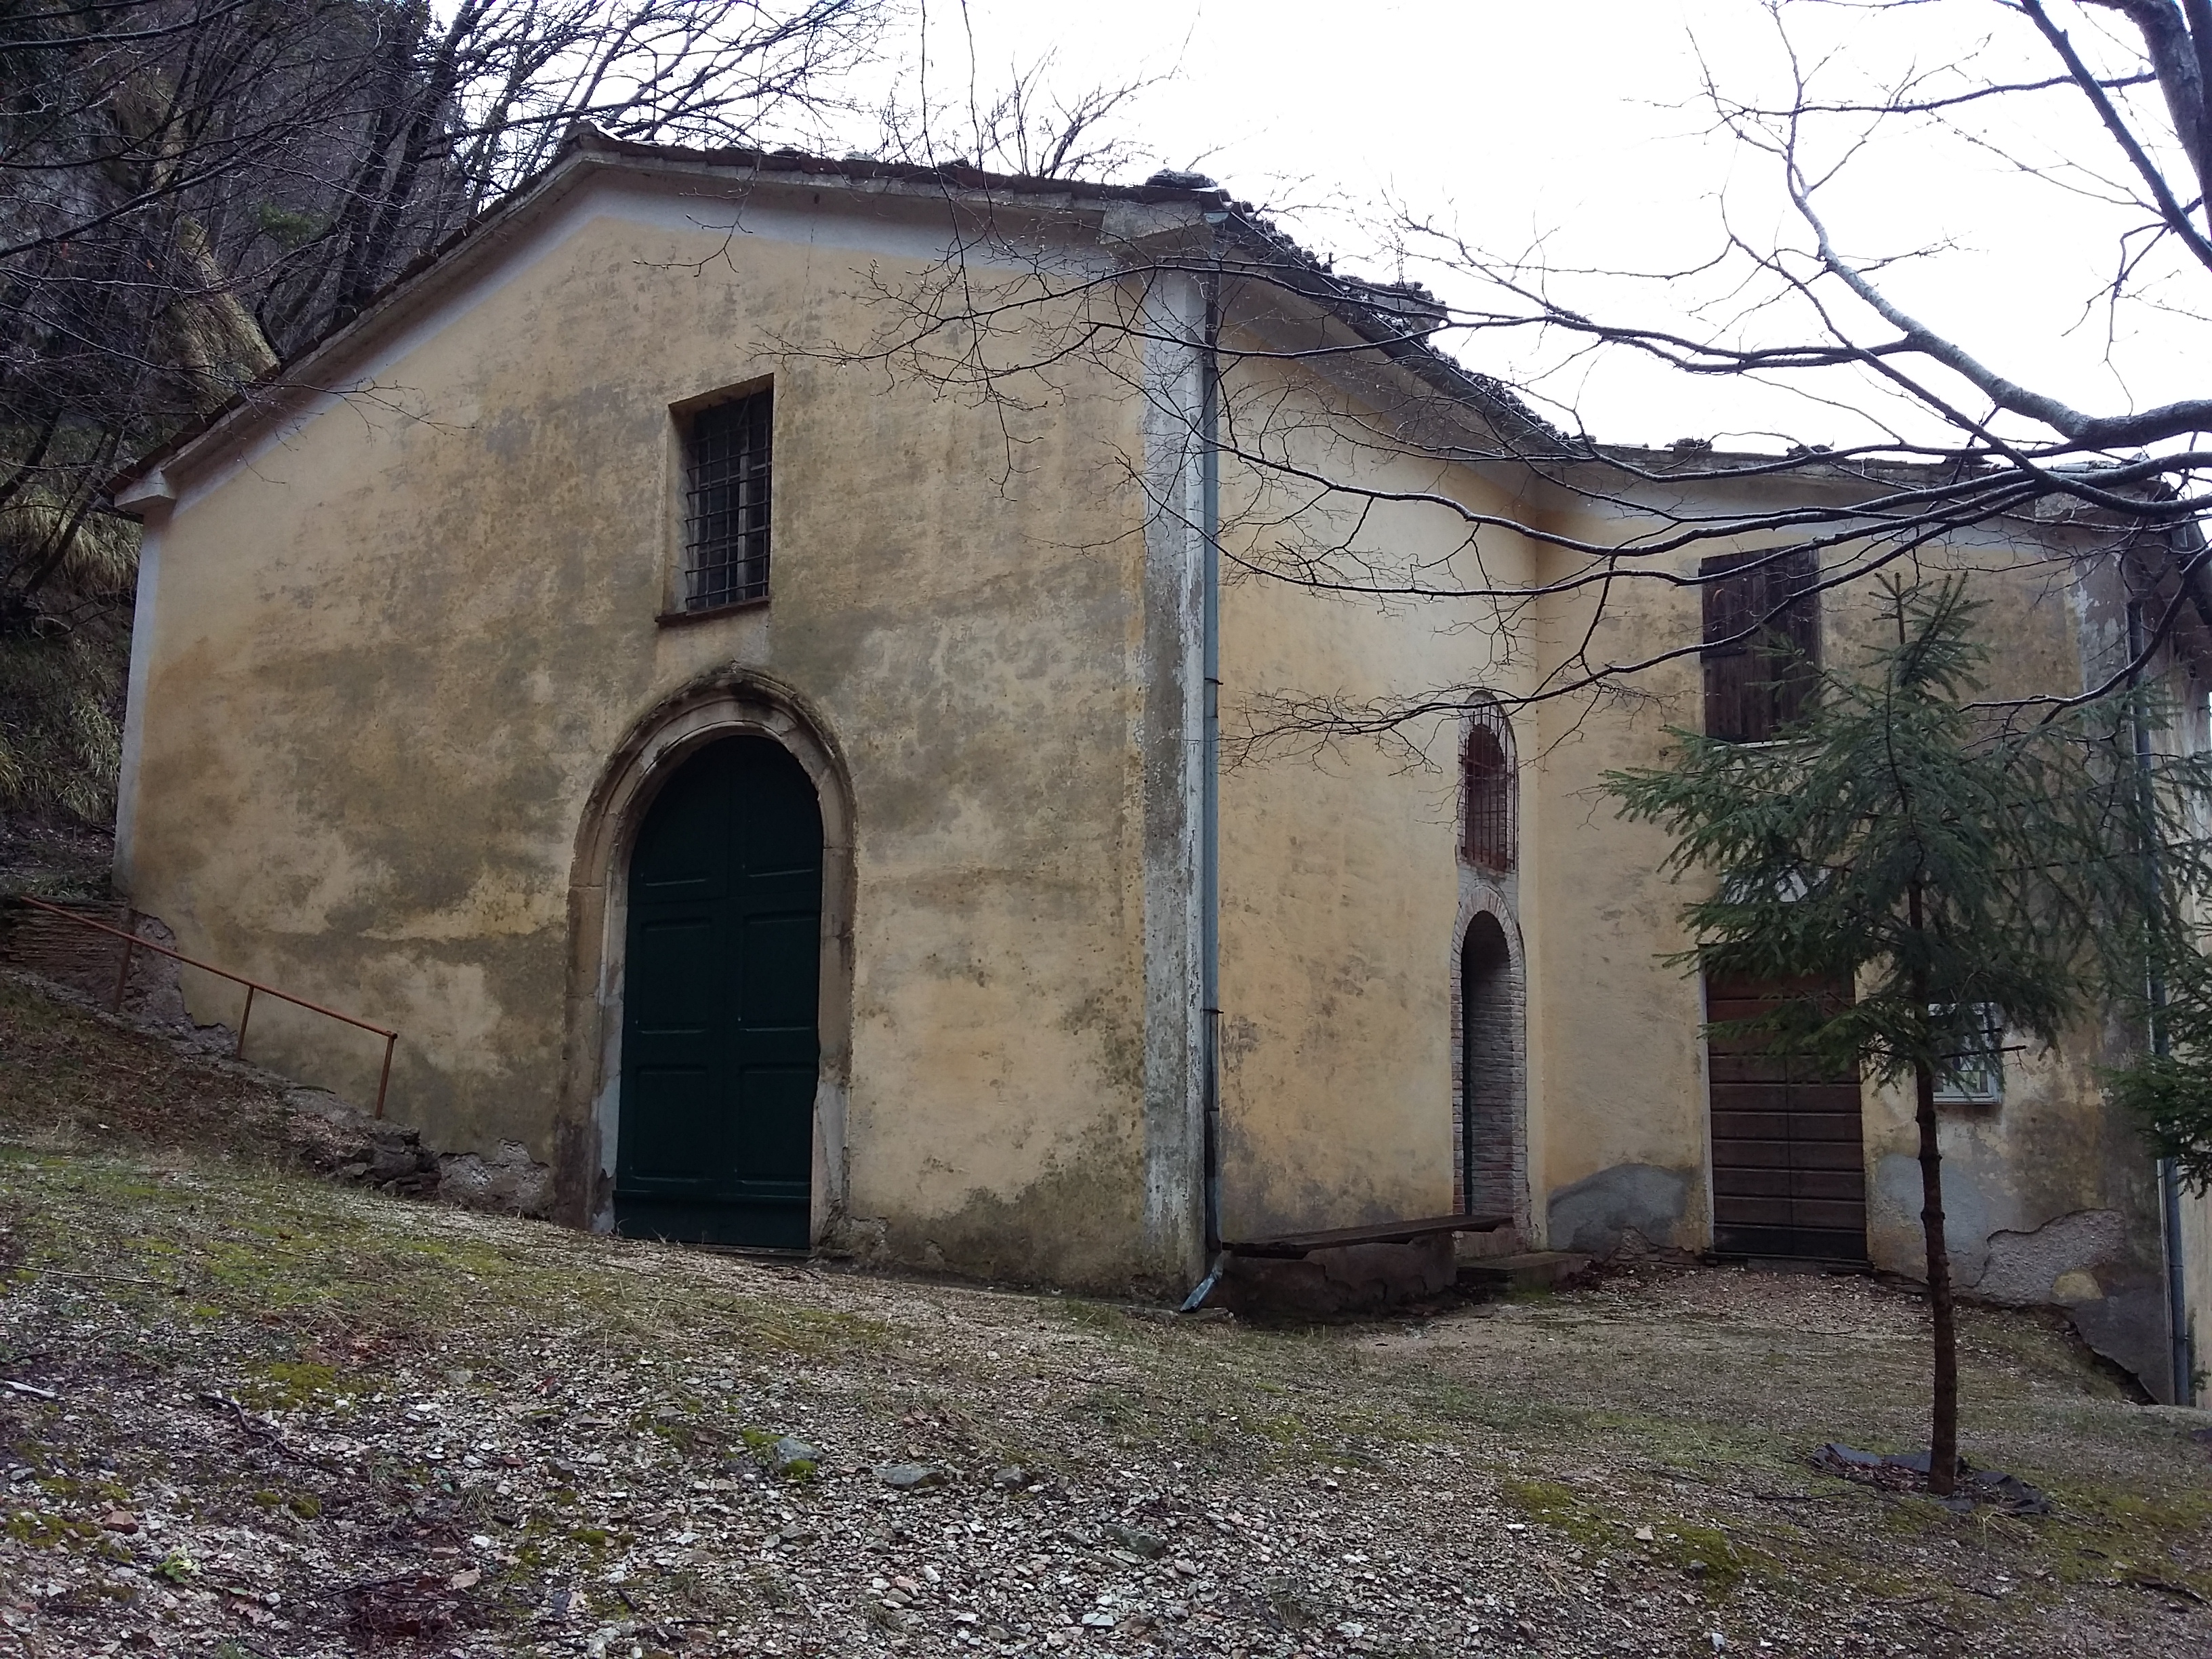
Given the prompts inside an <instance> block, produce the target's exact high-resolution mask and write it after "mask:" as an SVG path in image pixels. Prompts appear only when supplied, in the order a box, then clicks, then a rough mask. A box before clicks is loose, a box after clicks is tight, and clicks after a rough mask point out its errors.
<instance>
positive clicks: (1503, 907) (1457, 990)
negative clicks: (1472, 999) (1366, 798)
mask: <svg viewBox="0 0 2212 1659" xmlns="http://www.w3.org/2000/svg"><path fill="white" fill-rule="evenodd" d="M1478 723H1482V726H1489V728H1491V730H1498V734H1500V738H1502V745H1504V757H1506V765H1509V768H1510V769H1513V790H1516V794H1517V787H1520V776H1517V775H1520V754H1517V745H1516V744H1513V721H1510V717H1506V712H1504V710H1502V708H1500V706H1498V703H1495V702H1491V699H1484V702H1482V703H1480V706H1478V708H1474V710H1468V712H1467V714H1464V717H1462V719H1460V730H1458V745H1460V748H1458V752H1460V754H1462V757H1464V752H1467V741H1468V737H1471V732H1474V728H1475V726H1478ZM1453 794H1455V810H1453V848H1455V854H1458V869H1460V909H1458V915H1455V918H1453V922H1451V1186H1453V1201H1455V1203H1460V1206H1464V1203H1467V1201H1468V1192H1467V1190H1464V1179H1462V1176H1464V1170H1467V1064H1468V1055H1467V1009H1464V1006H1462V995H1464V984H1467V980H1464V963H1462V957H1464V951H1467V929H1468V927H1471V925H1474V921H1475V915H1491V918H1495V921H1498V929H1500V931H1502V933H1504V940H1506V991H1509V998H1510V1011H1509V1026H1510V1033H1513V1036H1510V1055H1509V1064H1510V1091H1509V1097H1510V1102H1513V1221H1516V1225H1520V1230H1522V1237H1526V1234H1528V1224H1531V1201H1528V1006H1526V1005H1528V969H1526V956H1524V949H1522V933H1520V922H1517V921H1516V911H1517V902H1516V900H1517V896H1520V894H1517V890H1520V848H1517V845H1516V848H1513V849H1510V852H1513V856H1510V863H1509V865H1506V869H1504V872H1493V869H1484V867H1480V865H1474V863H1468V856H1467V841H1468V834H1467V832H1468V825H1467V807H1468V801H1467V776H1464V763H1462V765H1458V768H1455V769H1453ZM1509 823H1510V832H1509V834H1510V836H1513V838H1516V842H1517V836H1520V811H1517V803H1516V810H1510V811H1509Z"/></svg>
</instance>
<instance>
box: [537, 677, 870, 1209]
mask: <svg viewBox="0 0 2212 1659" xmlns="http://www.w3.org/2000/svg"><path fill="white" fill-rule="evenodd" d="M731 737H763V738H769V739H771V740H773V741H774V742H776V743H778V744H781V745H782V746H783V747H784V749H785V750H787V752H789V753H790V755H791V756H792V757H793V758H794V759H795V760H797V761H798V762H799V765H800V766H801V767H802V768H804V769H805V772H806V775H807V776H808V777H809V778H810V779H811V780H812V781H813V784H814V791H815V794H816V796H817V798H818V799H819V800H820V802H821V807H822V840H823V848H822V974H821V987H822V990H821V1002H820V1006H819V1007H818V1010H817V1025H818V1028H819V1030H820V1033H821V1040H822V1065H821V1071H820V1073H819V1076H818V1078H817V1081H816V1084H815V1090H814V1194H813V1201H812V1204H811V1236H812V1237H814V1238H815V1239H816V1240H817V1241H818V1240H820V1239H821V1238H822V1237H823V1236H824V1235H825V1234H828V1233H829V1232H831V1231H833V1230H834V1229H835V1228H836V1226H837V1225H838V1223H839V1222H840V1220H841V1219H842V1217H843V1215H844V1213H845V1207H846V1196H845V1175H846V1151H845V1122H846V1103H847V1100H848V1093H849V1090H850V1086H851V1081H852V1052H853V796H852V787H851V783H850V779H849V775H848V771H847V769H846V766H845V762H844V758H843V757H842V754H840V752H839V751H838V749H837V747H836V744H835V742H834V741H833V740H832V739H831V738H830V737H829V728H828V726H826V725H825V724H824V723H823V720H821V719H820V718H819V717H818V716H817V715H816V714H815V713H814V712H813V711H812V709H811V708H809V707H808V706H807V704H806V702H805V699H804V698H802V697H801V696H799V694H798V693H797V692H796V691H794V690H792V689H791V688H790V687H788V686H787V685H784V684H781V682H779V681H776V680H775V679H772V678H769V676H766V675H763V674H759V673H756V672H753V671H743V672H735V671H721V672H719V673H717V674H715V675H713V676H710V677H708V678H705V679H703V680H701V681H696V682H694V683H693V684H690V685H689V686H686V687H685V688H684V690H681V691H678V693H676V694H675V695H674V696H671V697H668V698H666V699H665V700H664V701H663V702H660V703H659V705H658V706H657V707H655V708H653V710H652V711H651V712H650V713H648V714H647V715H645V717H644V718H643V719H641V720H638V721H637V722H636V723H635V725H634V726H631V728H630V730H629V734H628V735H627V736H626V737H625V738H623V742H622V743H621V744H620V745H619V746H617V749H616V750H615V751H614V754H613V756H612V757H611V759H610V760H609V761H608V763H607V766H606V769H605V771H604V773H603V774H602V775H601V776H600V779H599V784H598V787H595V788H594V789H593V790H592V795H591V799H589V801H588V802H587V803H586V806H585V809H584V815H583V821H582V823H580V825H579V826H578V829H577V832H576V846H575V853H574V858H573V860H572V861H571V864H570V866H569V880H568V946H569V949H568V974H567V981H568V983H567V991H566V1003H567V1006H566V1008H565V1010H564V1018H563V1021H562V1027H563V1048H564V1052H563V1054H562V1097H561V1102H560V1133H559V1134H558V1136H557V1146H558V1151H557V1153H556V1158H557V1162H556V1180H557V1181H558V1183H559V1210H560V1215H561V1218H562V1220H564V1221H567V1222H568V1223H569V1224H570V1225H574V1226H580V1227H591V1228H594V1229H597V1230H599V1231H605V1230H607V1229H608V1228H610V1227H611V1225H613V1188H614V1159H615V1146H616V1138H617V1135H618V1134H619V1133H620V1131H621V1121H620V1120H621V1109H622V1101H621V1094H622V1028H623V970H624V966H625V963H624V961H623V954H624V951H625V950H626V948H627V945H628V942H629V855H630V850H631V848H632V847H633V846H634V845H635V842H636V838H637V832H638V829H639V826H640V825H641V823H643V822H644V818H645V814H646V810H647V808H648V807H650V806H651V805H652V804H653V798H654V797H655V796H656V795H658V794H659V792H660V788H661V786H662V785H664V784H665V783H666V782H667V781H668V780H669V778H671V776H673V775H674V774H675V772H676V770H677V769H678V767H680V766H682V765H683V763H684V762H685V761H686V760H688V759H690V757H691V756H692V755H694V754H695V753H696V752H697V751H698V750H700V749H702V748H703V747H705V746H706V745H707V744H710V743H713V742H714V741H715V740H716V739H718V738H731Z"/></svg>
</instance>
